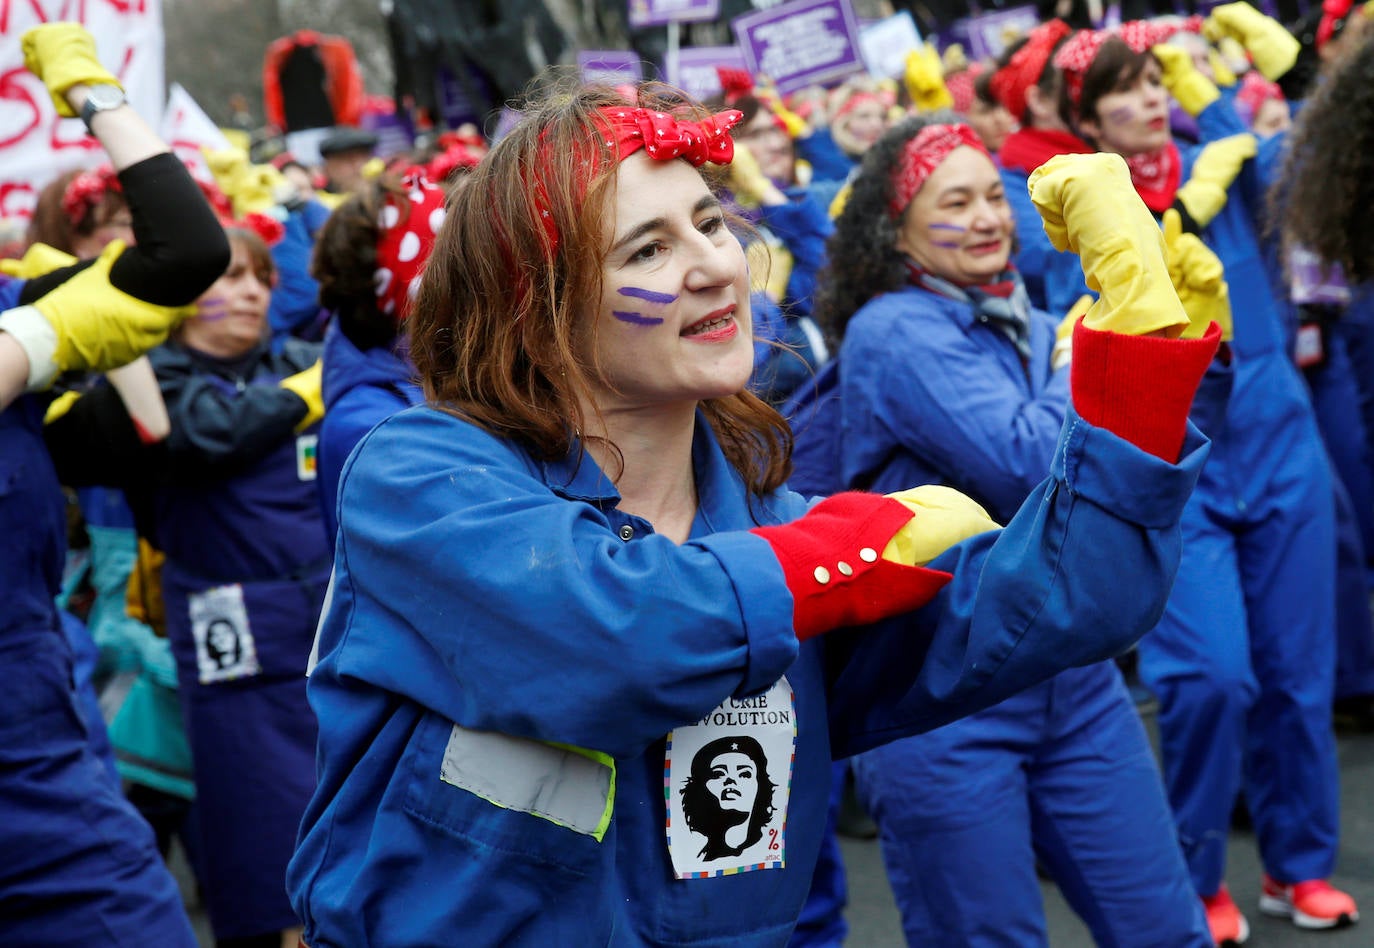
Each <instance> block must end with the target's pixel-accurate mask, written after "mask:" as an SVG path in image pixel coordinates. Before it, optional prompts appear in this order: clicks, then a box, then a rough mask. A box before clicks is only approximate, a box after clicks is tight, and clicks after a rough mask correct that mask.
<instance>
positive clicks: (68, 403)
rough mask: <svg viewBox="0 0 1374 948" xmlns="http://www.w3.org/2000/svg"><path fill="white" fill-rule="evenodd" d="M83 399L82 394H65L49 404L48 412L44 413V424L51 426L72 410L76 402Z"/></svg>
mask: <svg viewBox="0 0 1374 948" xmlns="http://www.w3.org/2000/svg"><path fill="white" fill-rule="evenodd" d="M80 397H81V393H80V392H63V393H62V394H61V395H59V396H57V397H56V398H54V399H53V400H52V401H51V402H49V403H48V410H47V411H46V412H44V413H43V424H45V425H50V424H52V423H53V422H54V421H57V420H58V419H59V418H61V417H62V416H63V415H65V414H66V413H67V412H69V411H71V410H72V406H73V405H75V404H76V400H77V399H78V398H80Z"/></svg>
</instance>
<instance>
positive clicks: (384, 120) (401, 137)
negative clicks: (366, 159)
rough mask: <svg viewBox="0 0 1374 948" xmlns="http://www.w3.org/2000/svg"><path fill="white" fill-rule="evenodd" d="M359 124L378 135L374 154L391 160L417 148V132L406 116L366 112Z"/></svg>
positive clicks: (392, 113)
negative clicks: (393, 156)
mask: <svg viewBox="0 0 1374 948" xmlns="http://www.w3.org/2000/svg"><path fill="white" fill-rule="evenodd" d="M358 124H359V125H360V126H361V127H363V128H365V129H367V130H368V131H370V132H375V133H376V135H377V147H376V148H374V149H372V154H374V155H376V156H377V157H378V158H390V157H391V156H392V155H399V154H401V153H402V152H405V151H410V149H412V148H414V147H415V130H414V129H413V128H411V126H410V122H409V121H408V120H407V119H406V117H405V116H404V115H400V114H398V113H396V112H364V113H363V117H362V119H360V120H359V122H358Z"/></svg>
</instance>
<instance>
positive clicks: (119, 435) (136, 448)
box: [43, 382, 165, 487]
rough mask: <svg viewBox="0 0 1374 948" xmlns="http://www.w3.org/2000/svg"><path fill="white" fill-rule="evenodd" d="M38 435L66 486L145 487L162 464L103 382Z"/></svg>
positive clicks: (157, 448) (160, 453)
mask: <svg viewBox="0 0 1374 948" xmlns="http://www.w3.org/2000/svg"><path fill="white" fill-rule="evenodd" d="M43 437H44V439H45V440H46V442H47V445H48V453H49V454H50V455H51V456H52V462H53V466H54V467H55V468H56V469H57V479H58V480H59V481H61V482H62V483H63V484H65V485H67V486H68V487H86V486H89V485H91V484H104V485H107V486H111V487H124V486H126V485H129V484H137V483H145V482H147V481H149V480H150V479H151V478H153V477H154V476H155V475H156V473H157V471H158V470H159V469H160V468H161V467H162V466H163V464H164V463H165V462H164V461H163V454H164V449H163V447H162V445H160V444H159V445H146V444H144V443H143V442H142V441H141V440H140V439H139V437H138V432H137V431H136V430H135V429H134V423H133V421H132V420H130V418H129V413H128V412H127V411H125V409H124V402H123V401H122V400H121V399H120V397H119V393H118V392H116V391H115V390H114V389H113V388H111V387H110V386H109V385H108V384H105V383H103V382H102V383H101V384H99V385H97V386H96V387H95V388H93V389H92V390H91V391H89V392H87V393H86V394H84V395H82V396H81V397H80V398H79V399H77V400H76V403H75V404H74V405H72V407H71V409H70V410H68V412H67V413H66V414H65V415H63V416H62V417H61V418H59V419H58V420H57V421H55V422H53V423H52V424H50V425H45V426H44V427H43Z"/></svg>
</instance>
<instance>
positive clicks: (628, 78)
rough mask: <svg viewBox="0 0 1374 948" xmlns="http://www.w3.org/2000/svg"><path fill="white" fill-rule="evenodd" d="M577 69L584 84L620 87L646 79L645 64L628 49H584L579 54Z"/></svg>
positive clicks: (637, 55) (636, 54)
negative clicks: (580, 72) (604, 84)
mask: <svg viewBox="0 0 1374 948" xmlns="http://www.w3.org/2000/svg"><path fill="white" fill-rule="evenodd" d="M577 68H578V69H580V70H582V81H583V82H604V83H606V84H607V85H612V86H618V85H624V84H625V83H627V82H628V83H631V84H633V83H637V82H639V81H640V80H641V79H643V78H644V62H643V61H642V60H641V59H640V58H639V54H638V53H636V52H634V51H633V50H628V49H584V50H581V51H579V52H578V54H577Z"/></svg>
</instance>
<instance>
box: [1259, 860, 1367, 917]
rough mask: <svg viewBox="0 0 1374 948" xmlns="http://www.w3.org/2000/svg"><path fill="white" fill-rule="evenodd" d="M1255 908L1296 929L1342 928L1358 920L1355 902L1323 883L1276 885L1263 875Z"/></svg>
mask: <svg viewBox="0 0 1374 948" xmlns="http://www.w3.org/2000/svg"><path fill="white" fill-rule="evenodd" d="M1259 907H1260V911H1261V912H1263V913H1264V914H1266V915H1277V916H1280V917H1282V918H1291V919H1292V920H1293V924H1294V925H1296V926H1298V927H1299V928H1344V927H1345V926H1347V925H1354V924H1355V923H1356V922H1358V921H1359V920H1360V912H1359V909H1357V908H1356V907H1355V900H1354V899H1352V898H1351V897H1350V896H1348V895H1346V894H1345V893H1344V892H1342V891H1341V890H1340V889H1336V888H1332V886H1331V883H1329V882H1327V881H1326V880H1325V879H1308V880H1307V881H1306V882H1295V883H1293V884H1292V885H1280V884H1279V883H1277V882H1275V881H1274V880H1273V879H1271V878H1269V875H1268V874H1267V873H1266V874H1265V876H1264V888H1263V889H1262V891H1261V892H1260V903H1259Z"/></svg>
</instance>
